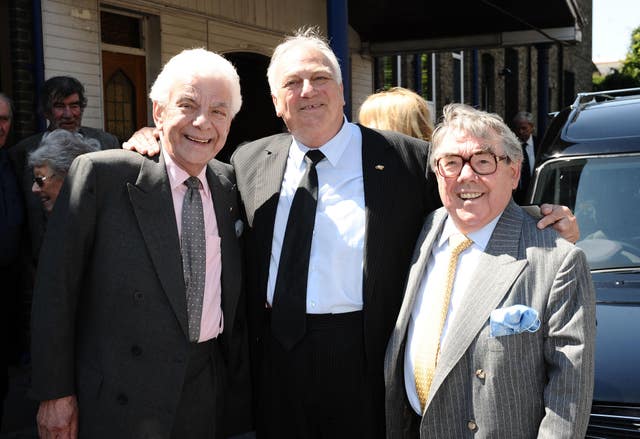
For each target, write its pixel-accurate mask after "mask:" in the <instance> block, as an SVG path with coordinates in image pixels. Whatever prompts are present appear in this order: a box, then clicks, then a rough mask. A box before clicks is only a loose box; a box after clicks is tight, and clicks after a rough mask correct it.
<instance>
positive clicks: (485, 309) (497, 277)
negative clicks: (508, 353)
mask: <svg viewBox="0 0 640 439" xmlns="http://www.w3.org/2000/svg"><path fill="white" fill-rule="evenodd" d="M521 234H522V211H521V210H520V208H519V207H517V206H516V205H515V204H514V203H513V202H512V203H511V204H510V205H509V206H507V208H506V209H505V211H504V212H503V214H502V217H501V218H500V220H499V221H498V224H497V225H496V228H495V230H494V232H493V234H492V235H491V239H490V240H489V243H488V245H487V248H486V249H485V252H484V253H483V254H482V255H481V257H480V260H479V261H478V268H477V269H476V270H475V272H474V273H473V275H472V277H471V280H470V283H469V289H468V290H467V291H466V292H465V295H464V298H463V300H462V302H461V303H460V309H459V311H458V313H457V315H456V318H455V320H454V321H452V322H451V323H450V325H449V330H448V333H447V342H446V346H445V348H444V349H443V351H442V354H441V357H440V360H439V362H438V367H437V368H436V372H435V376H434V378H433V383H432V391H431V392H430V395H429V399H428V400H427V404H429V402H430V401H431V399H432V398H433V395H434V394H435V392H436V391H437V389H438V387H439V386H440V385H441V384H442V382H443V381H444V379H445V378H446V376H447V375H448V374H449V373H450V372H451V370H452V369H453V368H454V367H455V365H456V364H457V363H458V361H460V358H462V356H463V355H464V353H465V352H466V351H467V349H468V348H469V346H470V345H471V343H473V341H474V340H475V339H476V337H477V336H478V333H479V332H480V331H481V330H482V329H483V328H484V326H485V325H486V324H487V322H488V320H489V315H490V314H491V311H493V310H494V309H496V308H497V307H498V305H499V304H500V302H502V300H503V298H504V297H505V295H506V294H507V293H508V292H509V290H510V289H511V286H512V285H513V283H514V282H515V281H516V279H517V278H518V276H520V274H521V273H522V271H523V270H524V268H525V267H526V266H527V260H526V259H525V258H524V257H523V256H522V255H520V249H519V241H520V238H519V237H520V236H521Z"/></svg>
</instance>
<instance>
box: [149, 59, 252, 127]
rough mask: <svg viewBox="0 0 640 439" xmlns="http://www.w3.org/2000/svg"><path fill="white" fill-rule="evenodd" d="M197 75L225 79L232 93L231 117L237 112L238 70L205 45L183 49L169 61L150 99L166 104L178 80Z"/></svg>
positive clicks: (157, 79) (154, 84)
mask: <svg viewBox="0 0 640 439" xmlns="http://www.w3.org/2000/svg"><path fill="white" fill-rule="evenodd" d="M194 76H198V77H206V78H218V79H222V80H224V81H226V82H227V84H228V86H229V92H230V94H231V108H230V110H231V117H232V118H233V117H235V115H236V114H238V111H240V107H241V106H242V94H241V93H240V77H239V76H238V72H236V69H235V67H233V64H231V63H230V62H229V61H228V60H226V59H225V58H223V57H222V56H220V55H218V54H217V53H214V52H211V51H209V50H206V49H203V48H198V49H187V50H183V51H182V52H180V53H179V54H177V55H176V56H174V57H173V58H171V59H170V60H169V61H167V63H166V64H165V65H164V67H163V68H162V71H161V72H160V74H159V75H158V77H157V78H156V80H155V82H154V83H153V85H152V86H151V91H150V92H149V98H150V99H151V100H152V101H154V102H157V103H158V104H160V105H161V106H165V105H166V104H167V103H168V102H169V95H170V94H171V89H172V88H173V87H174V86H175V85H176V83H177V82H178V81H181V80H182V81H184V80H188V79H190V78H192V77H194Z"/></svg>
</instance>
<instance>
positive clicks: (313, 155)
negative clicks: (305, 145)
mask: <svg viewBox="0 0 640 439" xmlns="http://www.w3.org/2000/svg"><path fill="white" fill-rule="evenodd" d="M323 158H324V154H323V153H322V151H320V150H319V149H311V150H309V151H307V153H306V154H305V155H304V159H305V160H306V161H307V163H311V164H313V165H317V164H318V162H319V161H320V160H322V159H323Z"/></svg>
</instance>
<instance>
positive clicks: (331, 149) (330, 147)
mask: <svg viewBox="0 0 640 439" xmlns="http://www.w3.org/2000/svg"><path fill="white" fill-rule="evenodd" d="M354 129H358V127H357V125H354V124H352V123H349V122H348V121H347V118H346V117H345V118H344V122H343V123H342V127H341V128H340V131H338V133H337V134H336V135H335V136H333V138H332V139H331V140H329V141H328V142H327V143H325V144H324V145H322V146H321V147H320V148H316V149H320V151H322V153H323V154H324V155H325V157H326V158H327V160H328V161H329V163H331V165H332V166H336V165H337V164H338V162H339V161H340V158H341V157H342V154H343V153H344V151H345V149H346V148H347V146H348V145H349V144H350V143H351V142H350V140H351V136H353V130H354ZM310 149H311V148H309V147H308V146H306V145H305V144H303V143H302V142H300V141H299V140H297V139H296V138H295V137H294V138H293V142H292V143H291V148H290V149H289V157H291V159H292V160H293V162H294V163H295V165H296V166H297V168H298V169H300V168H301V167H302V163H303V161H304V156H305V154H306V153H307V151H309V150H310Z"/></svg>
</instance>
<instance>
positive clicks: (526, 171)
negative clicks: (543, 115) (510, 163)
mask: <svg viewBox="0 0 640 439" xmlns="http://www.w3.org/2000/svg"><path fill="white" fill-rule="evenodd" d="M513 132H514V133H515V134H516V136H517V137H518V140H519V141H520V145H522V153H523V159H522V170H521V172H520V183H519V184H518V187H517V188H516V189H515V190H514V192H513V199H514V201H515V202H516V203H518V204H529V203H528V200H527V199H526V196H527V191H528V190H529V183H530V182H531V177H532V176H533V169H534V164H535V161H536V152H537V151H536V149H537V147H538V138H537V137H536V136H534V135H533V115H532V114H531V113H529V112H526V111H520V112H519V113H517V114H516V115H515V116H514V117H513Z"/></svg>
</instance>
